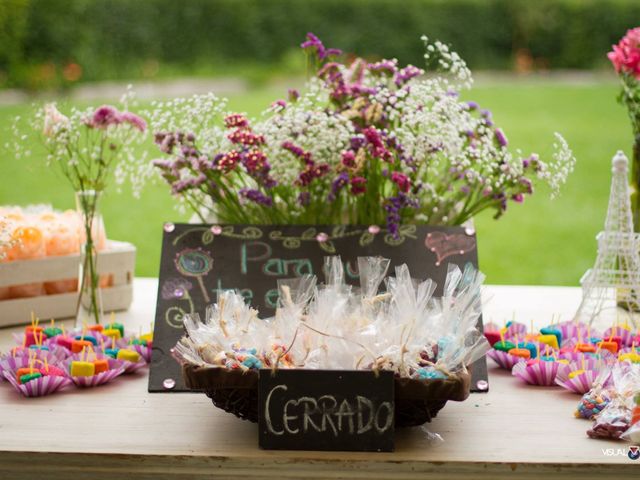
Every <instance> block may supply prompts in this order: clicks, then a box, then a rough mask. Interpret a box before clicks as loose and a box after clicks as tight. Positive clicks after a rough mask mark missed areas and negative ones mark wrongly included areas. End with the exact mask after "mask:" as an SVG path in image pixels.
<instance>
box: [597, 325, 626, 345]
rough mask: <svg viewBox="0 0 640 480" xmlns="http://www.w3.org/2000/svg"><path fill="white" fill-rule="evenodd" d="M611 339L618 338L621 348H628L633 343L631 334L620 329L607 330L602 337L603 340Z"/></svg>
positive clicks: (624, 329)
mask: <svg viewBox="0 0 640 480" xmlns="http://www.w3.org/2000/svg"><path fill="white" fill-rule="evenodd" d="M611 337H620V344H621V346H623V347H630V346H631V344H632V343H633V337H634V335H633V332H631V331H630V330H627V329H626V328H622V327H611V328H607V329H606V330H605V331H604V334H603V335H602V339H603V340H608V339H609V338H611Z"/></svg>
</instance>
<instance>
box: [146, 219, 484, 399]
mask: <svg viewBox="0 0 640 480" xmlns="http://www.w3.org/2000/svg"><path fill="white" fill-rule="evenodd" d="M327 255H340V256H341V258H342V260H343V262H344V263H345V267H346V268H345V272H346V275H345V277H346V280H347V281H348V282H350V283H353V284H358V271H357V265H358V263H357V258H358V257H361V256H376V255H379V256H383V257H386V258H389V259H391V268H390V273H391V274H392V273H393V268H394V267H395V266H397V265H401V264H403V263H406V264H407V265H408V266H409V269H410V271H411V275H412V276H413V277H414V278H418V279H424V278H432V279H433V280H434V281H435V282H437V288H436V292H435V295H436V296H438V295H441V292H442V288H443V284H444V280H445V277H446V274H447V265H448V264H449V263H455V264H457V265H459V266H460V267H461V268H463V267H464V265H465V264H466V263H468V262H470V263H471V264H473V265H474V266H476V267H477V266H478V255H477V248H476V238H475V232H473V231H471V230H465V229H464V228H462V227H431V226H426V225H419V226H416V225H403V226H401V227H400V231H399V234H398V235H397V236H395V237H394V236H393V235H391V234H389V233H388V232H387V231H386V230H385V229H384V228H380V229H379V231H377V229H374V228H372V227H366V226H364V227H362V226H353V225H349V226H345V225H341V226H299V225H298V226H291V225H287V226H276V225H268V226H267V225H264V226H255V225H226V226H225V225H223V226H219V225H214V226H212V225H198V224H171V223H169V224H165V225H164V231H163V239H162V254H161V259H160V274H159V282H160V283H159V286H158V301H157V306H156V318H155V330H154V336H153V355H152V360H151V371H150V375H149V391H150V392H163V391H171V392H185V391H189V390H188V389H187V388H186V387H185V386H184V383H183V382H182V375H181V370H180V366H179V365H178V363H177V362H176V361H175V360H174V359H173V358H172V357H171V354H170V349H171V348H172V347H173V346H174V345H175V344H176V342H177V341H178V339H179V338H180V337H181V336H182V335H183V333H184V332H183V326H182V316H183V315H184V314H186V313H195V312H197V313H199V314H200V316H201V318H204V313H205V309H206V306H207V305H208V304H210V303H213V302H215V301H216V296H217V292H218V291H221V290H228V289H237V290H239V291H240V292H242V294H243V295H244V296H245V298H246V299H247V301H250V302H251V305H252V306H254V307H255V308H257V309H258V310H259V311H260V315H261V316H262V317H268V316H271V315H272V314H273V312H274V306H275V304H276V301H277V287H276V282H277V280H278V279H282V278H291V277H295V276H298V275H303V274H306V273H310V274H316V275H318V279H319V282H321V281H323V279H324V277H323V274H322V265H323V261H324V257H325V256H327ZM479 326H480V328H482V320H480V321H479ZM472 375H473V377H472V383H471V385H472V390H474V387H475V386H476V385H477V382H478V381H480V380H482V381H484V382H486V381H487V367H486V362H485V359H484V358H482V359H480V360H479V361H478V362H476V363H475V364H474V365H473V367H472ZM165 380H167V383H165ZM172 381H175V386H174V387H173V388H171V389H167V388H166V387H165V385H166V384H172ZM485 385H486V383H485ZM480 391H486V388H483V389H481V390H480Z"/></svg>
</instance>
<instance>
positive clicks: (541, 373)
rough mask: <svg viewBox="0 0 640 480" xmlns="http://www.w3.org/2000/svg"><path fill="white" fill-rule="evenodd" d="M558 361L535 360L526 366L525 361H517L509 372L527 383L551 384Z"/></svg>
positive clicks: (555, 373) (552, 383)
mask: <svg viewBox="0 0 640 480" xmlns="http://www.w3.org/2000/svg"><path fill="white" fill-rule="evenodd" d="M560 365H561V364H559V363H558V362H535V363H533V364H531V365H529V366H527V364H526V362H521V363H517V364H516V365H515V366H514V367H513V370H511V374H512V375H514V376H516V377H518V378H520V379H521V380H524V381H525V382H526V383H528V384H529V385H539V386H545V387H548V386H552V385H554V384H555V383H554V382H555V379H556V375H557V373H558V368H559V366H560Z"/></svg>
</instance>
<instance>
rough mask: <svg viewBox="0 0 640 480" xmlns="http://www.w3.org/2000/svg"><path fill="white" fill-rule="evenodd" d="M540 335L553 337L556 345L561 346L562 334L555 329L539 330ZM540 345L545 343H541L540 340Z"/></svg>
mask: <svg viewBox="0 0 640 480" xmlns="http://www.w3.org/2000/svg"><path fill="white" fill-rule="evenodd" d="M540 333H541V334H542V336H545V337H546V336H547V335H553V336H555V337H556V345H558V346H559V345H562V332H561V331H560V330H558V329H556V328H552V327H545V328H541V329H540ZM540 341H541V342H542V343H547V342H543V341H542V340H540ZM554 348H558V347H554Z"/></svg>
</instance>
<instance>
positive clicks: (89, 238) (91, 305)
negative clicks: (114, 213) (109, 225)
mask: <svg viewBox="0 0 640 480" xmlns="http://www.w3.org/2000/svg"><path fill="white" fill-rule="evenodd" d="M99 200H100V192H98V191H95V190H82V191H79V192H76V210H77V212H78V218H79V222H80V240H81V241H80V268H79V271H78V302H77V305H76V326H77V327H82V326H84V325H93V324H100V323H101V322H102V318H103V315H104V312H103V309H102V293H101V289H100V275H99V274H98V249H99V247H100V244H101V243H102V242H104V238H105V235H104V227H103V223H102V218H101V216H100V210H99V208H98V207H99Z"/></svg>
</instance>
